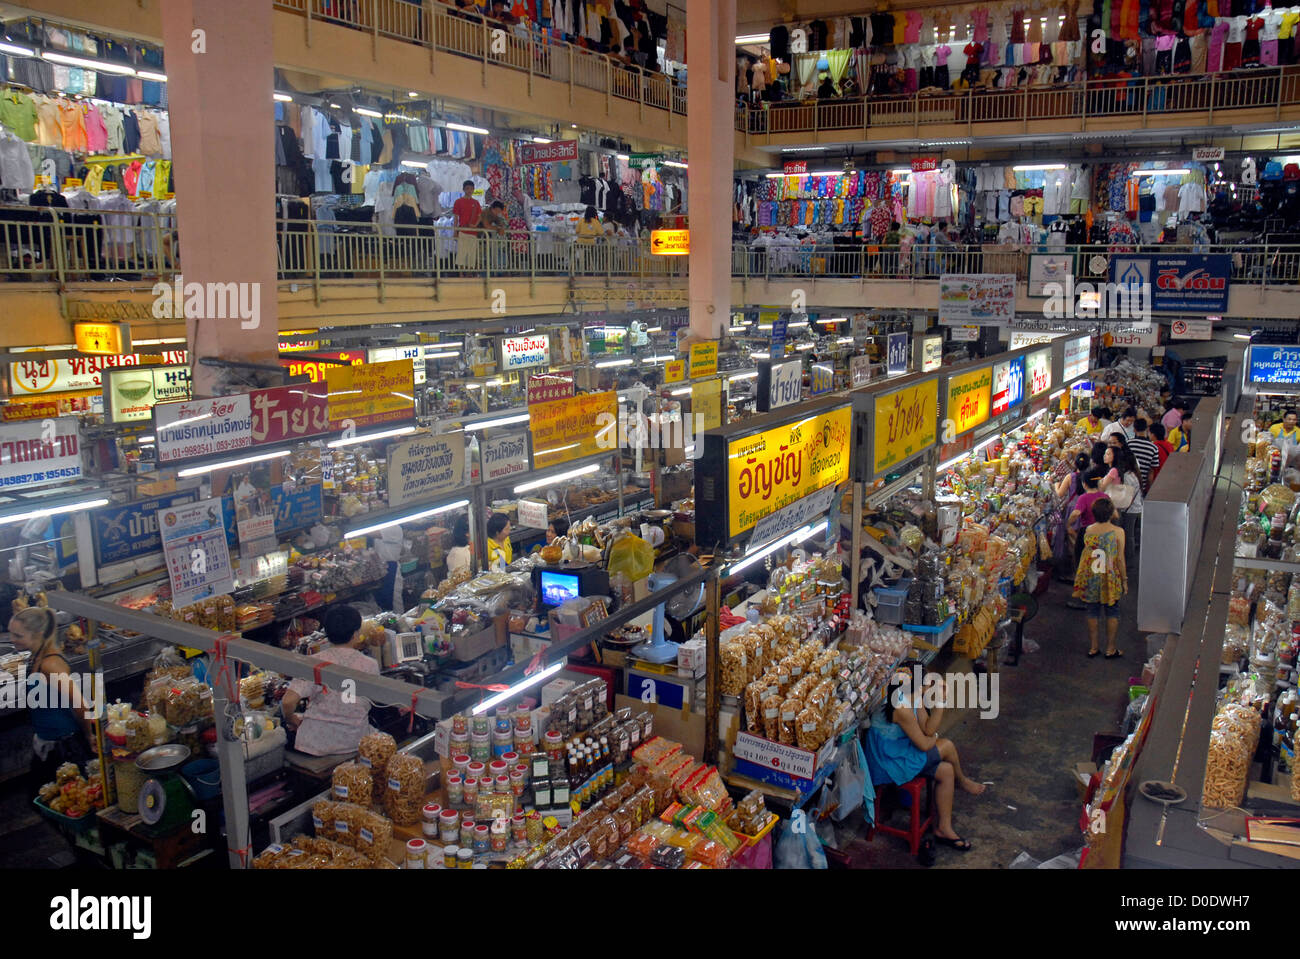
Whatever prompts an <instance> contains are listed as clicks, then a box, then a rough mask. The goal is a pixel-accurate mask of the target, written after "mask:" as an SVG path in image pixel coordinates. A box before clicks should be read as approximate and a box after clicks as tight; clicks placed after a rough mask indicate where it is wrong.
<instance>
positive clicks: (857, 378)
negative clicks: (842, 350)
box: [849, 355, 871, 390]
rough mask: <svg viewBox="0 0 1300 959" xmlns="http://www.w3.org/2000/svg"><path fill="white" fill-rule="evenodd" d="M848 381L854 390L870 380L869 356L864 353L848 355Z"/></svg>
mask: <svg viewBox="0 0 1300 959" xmlns="http://www.w3.org/2000/svg"><path fill="white" fill-rule="evenodd" d="M849 382H850V383H851V384H852V385H853V388H854V389H855V390H856V389H857V388H858V387H859V386H866V385H867V384H868V383H870V382H871V357H869V356H866V355H861V356H850V357H849Z"/></svg>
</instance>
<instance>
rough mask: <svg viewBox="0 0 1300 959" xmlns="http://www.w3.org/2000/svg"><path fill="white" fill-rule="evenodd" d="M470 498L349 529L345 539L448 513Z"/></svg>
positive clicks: (461, 505)
mask: <svg viewBox="0 0 1300 959" xmlns="http://www.w3.org/2000/svg"><path fill="white" fill-rule="evenodd" d="M468 505H469V500H467V499H458V500H456V502H454V503H448V504H446V505H445V506H435V507H434V508H433V509H423V510H420V512H418V513H408V514H407V515H405V516H398V517H397V518H395V519H387V520H384V521H383V522H382V523H375V524H374V525H373V526H362V527H361V528H360V529H352V530H348V531H347V532H346V533H345V534H344V535H343V538H344V539H352V538H353V537H354V536H366V535H368V534H370V533H378V532H379V531H380V530H381V529H388V528H389V527H390V526H400V525H401V524H402V523H410V522H412V521H414V520H417V519H424V518H425V517H427V516H437V515H438V514H439V513H446V512H449V511H451V510H454V509H460V508H461V507H464V506H468Z"/></svg>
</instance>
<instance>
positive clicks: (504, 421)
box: [465, 413, 528, 433]
mask: <svg viewBox="0 0 1300 959" xmlns="http://www.w3.org/2000/svg"><path fill="white" fill-rule="evenodd" d="M527 420H528V414H527V413H517V414H515V415H514V416H499V417H497V418H496V419H494V420H483V422H481V423H471V424H470V425H469V426H466V427H465V432H466V433H468V432H469V431H470V430H486V429H491V428H492V427H493V426H509V425H510V424H511V423H524V422H527Z"/></svg>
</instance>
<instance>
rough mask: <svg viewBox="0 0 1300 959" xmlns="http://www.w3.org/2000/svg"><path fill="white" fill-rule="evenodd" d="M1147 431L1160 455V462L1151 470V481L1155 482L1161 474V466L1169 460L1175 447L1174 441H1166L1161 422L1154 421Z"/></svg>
mask: <svg viewBox="0 0 1300 959" xmlns="http://www.w3.org/2000/svg"><path fill="white" fill-rule="evenodd" d="M1147 433H1148V434H1149V435H1150V436H1151V442H1152V443H1154V444H1155V447H1156V453H1157V454H1158V455H1159V457H1160V462H1159V463H1157V464H1156V468H1155V469H1153V470H1152V471H1151V482H1152V483H1154V482H1155V481H1156V477H1157V476H1159V475H1160V470H1161V468H1162V467H1163V466H1164V465H1165V460H1167V459H1168V458H1169V454H1170V453H1172V452H1173V451H1174V447H1173V444H1172V443H1169V442H1166V441H1165V428H1164V427H1163V426H1162V425H1161V424H1159V423H1152V424H1151V426H1150V427H1148V428H1147Z"/></svg>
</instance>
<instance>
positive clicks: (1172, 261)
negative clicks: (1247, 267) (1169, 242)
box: [1110, 253, 1232, 319]
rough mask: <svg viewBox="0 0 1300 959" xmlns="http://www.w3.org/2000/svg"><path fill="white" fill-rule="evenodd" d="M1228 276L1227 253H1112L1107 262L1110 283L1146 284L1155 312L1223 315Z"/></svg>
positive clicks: (1229, 273) (1124, 285) (1229, 259)
mask: <svg viewBox="0 0 1300 959" xmlns="http://www.w3.org/2000/svg"><path fill="white" fill-rule="evenodd" d="M1231 279H1232V257H1231V255H1230V254H1228V253H1210V254H1202V253H1192V254H1187V255H1181V256H1174V255H1165V254H1160V255H1155V256H1114V257H1111V261H1110V282H1111V283H1112V284H1114V285H1116V286H1120V287H1125V288H1128V289H1133V288H1140V287H1143V286H1147V285H1149V287H1148V288H1149V289H1150V291H1151V305H1150V309H1151V310H1154V311H1155V312H1157V313H1202V314H1223V313H1224V312H1226V311H1227V309H1228V286H1229V283H1230V282H1231ZM1130 309H1133V308H1132V307H1131V308H1130ZM1113 318H1114V319H1119V318H1120V317H1113Z"/></svg>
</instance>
